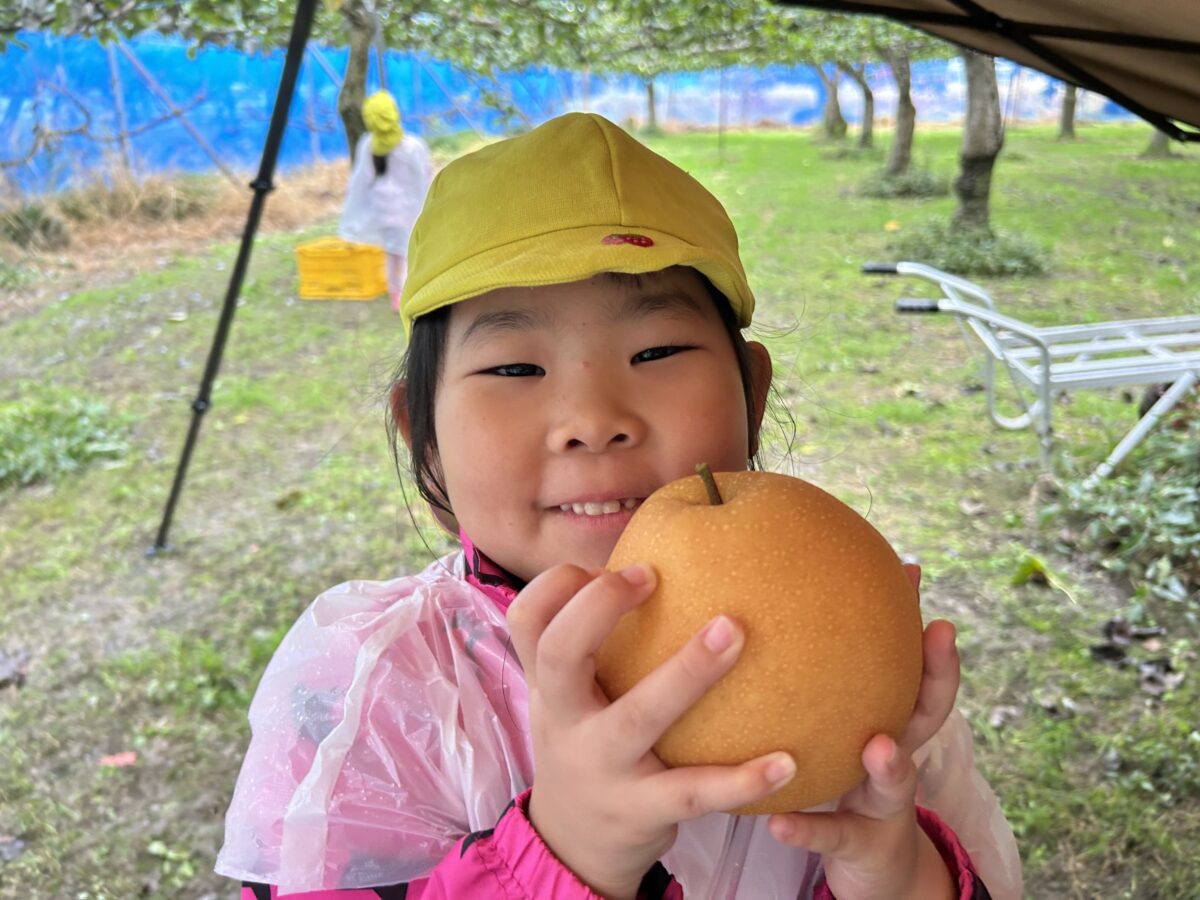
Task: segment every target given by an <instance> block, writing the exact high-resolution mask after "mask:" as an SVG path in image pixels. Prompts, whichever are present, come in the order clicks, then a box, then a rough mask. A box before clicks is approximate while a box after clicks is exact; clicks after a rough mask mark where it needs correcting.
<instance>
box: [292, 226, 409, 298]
mask: <svg viewBox="0 0 1200 900" xmlns="http://www.w3.org/2000/svg"><path fill="white" fill-rule="evenodd" d="M296 268H297V269H299V271H300V290H299V292H298V294H297V296H299V298H300V299H301V300H374V299H375V298H376V297H379V296H382V295H384V294H386V293H387V270H386V268H385V264H384V255H383V248H382V247H375V246H372V245H371V244H352V243H350V242H349V241H343V240H342V239H341V238H335V237H325V238H318V239H317V240H315V241H309V242H307V243H305V244H301V245H300V246H298V247H297V248H296Z"/></svg>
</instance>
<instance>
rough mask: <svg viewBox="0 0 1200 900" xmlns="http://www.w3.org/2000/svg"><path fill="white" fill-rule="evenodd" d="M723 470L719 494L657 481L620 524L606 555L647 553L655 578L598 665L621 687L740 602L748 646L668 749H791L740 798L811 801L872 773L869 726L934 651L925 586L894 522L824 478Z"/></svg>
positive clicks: (902, 712)
mask: <svg viewBox="0 0 1200 900" xmlns="http://www.w3.org/2000/svg"><path fill="white" fill-rule="evenodd" d="M716 481H717V484H718V486H719V488H720V492H721V495H722V498H723V500H724V503H723V504H722V505H721V506H712V505H710V503H709V501H708V496H707V494H706V493H705V490H704V485H703V482H702V481H701V480H700V478H699V476H689V477H687V478H683V479H680V480H679V481H675V482H672V483H670V484H668V485H665V486H663V487H662V488H660V489H659V490H658V491H655V493H654V494H653V495H652V496H650V497H649V498H647V500H646V501H645V502H644V503H643V504H642V506H641V507H640V508H639V509H638V510H637V512H636V513H635V514H634V516H633V518H632V520H631V521H630V523H629V525H628V526H627V527H626V529H625V531H624V533H623V534H622V535H621V538H620V540H619V541H618V542H617V546H616V547H615V548H614V550H613V552H612V556H611V558H610V559H609V561H608V568H609V569H612V570H616V569H620V568H622V567H624V566H626V565H629V564H631V563H635V562H649V563H651V564H652V565H653V566H654V567H655V570H656V571H657V573H658V586H657V588H656V590H655V593H654V594H653V596H651V598H650V599H649V600H647V601H646V603H645V604H643V605H642V606H641V607H639V608H638V609H636V610H634V611H633V612H631V613H629V614H627V615H626V616H624V617H623V618H622V619H621V621H620V622H619V623H618V625H617V628H616V630H615V631H614V632H613V633H612V634H611V635H610V636H609V638H608V639H607V640H606V641H605V642H604V644H603V645H602V646H601V648H600V650H599V652H598V653H597V654H596V677H597V680H598V681H599V683H600V686H601V687H602V688H603V689H604V691H605V692H606V693H607V694H608V696H609V697H610V698H613V699H616V698H617V697H620V696H621V695H622V694H624V693H625V692H626V691H628V690H629V689H630V688H631V687H633V685H634V684H636V683H637V682H638V681H639V680H640V679H641V678H643V677H644V676H645V675H646V674H647V673H649V672H650V671H651V670H653V669H654V668H656V667H657V666H659V665H661V664H662V663H663V662H665V661H666V660H667V659H668V658H669V657H670V656H671V655H672V654H673V653H675V652H676V651H677V650H678V649H679V648H680V647H681V646H683V644H684V643H685V642H686V641H687V640H688V638H689V637H691V636H692V635H693V634H695V633H696V632H698V631H699V630H700V629H701V628H702V627H703V626H704V625H705V623H707V622H708V621H709V620H710V619H712V618H713V617H714V616H716V615H719V614H721V613H725V614H727V615H730V616H732V617H733V618H735V619H736V620H737V621H738V622H739V623H740V624H741V626H742V628H743V629H744V630H745V633H746V641H745V646H744V647H743V649H742V654H741V657H740V658H739V659H738V661H737V663H736V664H735V665H734V667H733V669H732V670H731V671H730V672H729V673H728V674H726V675H725V677H724V678H723V679H721V680H720V681H719V682H717V684H716V685H715V686H714V687H713V688H712V689H711V690H710V691H709V692H708V693H707V694H706V695H705V696H704V697H702V698H701V699H700V701H699V702H698V703H697V704H696V705H695V706H693V707H692V708H691V709H690V710H688V712H686V713H685V714H684V715H683V716H682V717H681V718H680V719H679V720H677V721H676V722H675V724H674V725H672V726H671V728H670V729H669V730H668V731H667V732H666V733H665V734H664V735H663V736H662V738H661V739H660V740H659V741H658V743H657V744H655V747H654V749H655V752H656V753H657V754H658V756H659V758H661V759H662V761H663V762H664V763H666V764H667V765H668V766H685V765H711V764H735V763H742V762H745V761H747V760H750V759H753V758H754V757H757V756H760V755H762V754H764V753H769V752H771V751H775V750H788V751H790V752H791V754H792V755H793V757H795V759H796V763H797V766H798V770H797V773H796V777H795V778H793V779H792V781H791V782H789V783H788V784H787V785H785V786H784V787H783V788H781V789H780V790H778V791H776V792H775V793H774V794H772V795H770V796H769V797H767V798H766V799H765V800H763V801H761V802H759V803H757V804H753V805H751V806H748V807H744V808H742V809H740V810H737V812H739V813H742V814H749V815H762V814H766V813H772V812H790V811H794V810H800V809H806V808H808V807H810V806H815V805H816V804H819V803H823V802H825V801H827V800H832V799H834V798H836V797H839V796H840V795H842V794H843V793H845V792H846V791H848V790H850V789H851V788H853V787H854V786H855V785H857V784H858V783H859V782H861V781H862V779H863V778H864V777H865V774H866V773H865V772H864V770H863V767H862V761H861V755H862V750H863V748H864V747H865V746H866V744H867V741H868V740H870V738H871V737H872V736H874V735H876V734H879V733H886V734H889V735H891V736H892V737H893V738H896V737H899V735H900V733H901V732H902V731H903V729H904V726H905V725H906V724H907V723H908V720H909V718H910V716H911V714H912V711H913V707H914V705H915V703H916V698H917V690H918V688H919V686H920V681H921V671H922V667H923V660H922V651H921V632H922V626H921V614H920V609H919V604H918V598H917V592H916V590H915V589H914V588H913V586H912V584H911V583H910V582H909V580H908V577H907V575H906V573H905V572H904V568H903V566H902V565H901V563H900V560H899V558H898V557H897V556H896V553H895V551H893V550H892V548H891V546H890V545H889V544H888V543H887V541H886V540H884V538H883V536H882V535H880V534H879V532H878V531H876V530H875V528H874V527H872V526H871V525H870V523H868V522H867V521H866V520H865V519H864V518H862V517H861V516H860V515H859V514H858V513H856V512H855V511H854V510H852V509H851V508H850V507H849V506H846V505H845V504H844V503H842V502H841V501H840V500H837V499H836V498H835V497H833V496H831V495H830V494H828V493H826V492H825V491H823V490H821V489H820V488H818V487H815V486H813V485H811V484H809V483H807V482H805V481H802V480H800V479H798V478H792V477H789V476H787V475H777V474H772V473H767V472H721V473H717V474H716Z"/></svg>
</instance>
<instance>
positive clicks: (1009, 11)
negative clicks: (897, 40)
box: [776, 0, 1200, 141]
mask: <svg viewBox="0 0 1200 900" xmlns="http://www.w3.org/2000/svg"><path fill="white" fill-rule="evenodd" d="M776 2H779V3H781V4H783V5H786V6H810V7H815V8H819V9H824V10H828V11H830V12H843V13H868V14H874V15H882V16H887V17H888V18H891V19H895V20H897V21H899V22H903V23H904V24H906V25H912V26H913V27H915V28H919V29H921V30H922V31H926V32H928V33H929V34H932V35H936V36H937V37H940V38H945V39H946V40H948V41H952V42H954V43H956V44H959V45H961V46H964V47H968V48H970V49H972V50H978V51H980V52H982V53H987V54H989V55H991V56H1002V57H1004V58H1006V59H1011V60H1013V61H1014V62H1016V63H1020V64H1021V65H1023V66H1028V67H1029V68H1031V69H1037V70H1039V71H1041V72H1045V73H1046V74H1047V75H1051V76H1053V77H1055V78H1058V79H1061V80H1062V81H1068V82H1071V83H1073V84H1076V85H1078V86H1079V87H1082V88H1085V89H1087V90H1089V91H1095V92H1096V93H1099V94H1104V95H1105V96H1107V97H1110V98H1111V99H1112V100H1114V101H1116V102H1117V103H1119V104H1120V105H1121V106H1123V107H1125V108H1126V109H1127V110H1129V111H1130V112H1132V113H1135V114H1136V115H1139V116H1141V117H1142V118H1143V119H1145V120H1146V121H1147V122H1150V123H1151V124H1152V125H1154V126H1155V127H1157V128H1159V129H1160V130H1162V131H1164V132H1166V133H1167V134H1169V135H1170V136H1171V137H1174V138H1177V139H1179V140H1189V141H1200V131H1197V130H1193V128H1200V0H1153V2H1150V3H1146V2H1141V3H1137V2H1130V0H869V2H859V0H776ZM1181 125H1190V126H1193V128H1186V127H1180V126H1181Z"/></svg>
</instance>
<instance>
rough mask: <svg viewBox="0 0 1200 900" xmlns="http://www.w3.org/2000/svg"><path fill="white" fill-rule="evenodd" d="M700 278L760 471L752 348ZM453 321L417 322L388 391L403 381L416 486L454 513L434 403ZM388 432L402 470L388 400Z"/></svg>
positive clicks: (429, 316)
mask: <svg viewBox="0 0 1200 900" xmlns="http://www.w3.org/2000/svg"><path fill="white" fill-rule="evenodd" d="M607 274H608V275H609V276H610V277H612V278H616V279H637V278H638V276H637V275H624V274H618V273H607ZM697 274H699V273H697ZM700 279H701V281H703V282H704V286H705V288H706V289H707V291H708V295H709V297H711V298H712V301H713V304H714V305H715V306H716V308H717V313H718V315H719V316H720V317H721V324H722V325H723V326H724V328H725V332H726V333H727V334H728V335H729V340H730V343H731V344H732V346H733V354H734V357H735V358H736V359H737V366H738V372H739V374H740V375H741V377H742V389H743V392H744V393H745V397H746V418H747V421H748V422H749V424H750V429H749V432H750V445H749V446H748V447H747V448H746V457H747V462H748V467H749V468H751V469H756V468H759V460H758V433H757V431H758V430H757V429H756V428H755V427H754V410H755V408H756V407H757V405H758V402H761V400H762V398H756V397H755V396H754V373H753V363H752V361H751V356H750V349H749V347H748V346H747V344H746V338H745V337H744V336H743V335H742V331H741V328H740V327H739V326H738V321H737V314H736V313H734V311H733V307H732V305H730V303H729V300H728V299H726V297H725V295H724V294H722V293H721V292H720V291H718V290H717V289H716V288H715V287H714V286H713V284H712V283H711V282H710V281H709V280H708V279H707V278H705V277H704V276H703V275H701V276H700ZM449 325H450V307H449V306H444V307H442V308H441V309H436V310H434V311H433V312H429V313H425V314H424V315H422V316H420V317H419V318H417V319H416V320H415V321H414V322H413V327H412V336H411V337H410V338H409V342H408V349H407V350H405V352H404V355H403V357H401V359H400V364H399V366H398V367H397V369H396V372H395V375H394V376H393V377H392V390H390V391H389V392H388V393H389V396H390V397H394V396H396V388H397V387H398V386H399V385H401V384H402V385H403V386H404V391H403V398H404V400H403V402H405V403H406V404H407V405H408V427H409V442H410V443H411V445H412V450H411V460H412V462H411V472H412V477H413V481H415V482H416V485H417V490H418V491H419V492H420V494H421V497H422V498H423V499H424V500H425V501H426V502H427V503H429V504H430V505H432V506H434V507H435V508H437V509H442V510H445V511H446V512H448V513H450V514H451V515H453V510H451V509H450V501H449V499H448V498H447V496H446V488H445V485H444V484H442V475H441V471H440V466H439V465H438V446H437V432H436V431H435V429H434V427H433V423H434V418H433V414H434V402H435V400H436V396H437V385H438V380H439V378H440V377H441V369H442V356H443V354H444V352H445V347H446V332H447V331H448V330H449ZM756 401H758V402H756ZM387 431H388V440H389V442H390V443H391V446H392V456H393V457H394V458H395V460H396V468H397V471H400V469H401V458H400V454H401V450H400V442H399V441H398V440H397V423H396V415H395V412H394V411H393V409H392V407H391V404H390V403H389V405H388V410H387Z"/></svg>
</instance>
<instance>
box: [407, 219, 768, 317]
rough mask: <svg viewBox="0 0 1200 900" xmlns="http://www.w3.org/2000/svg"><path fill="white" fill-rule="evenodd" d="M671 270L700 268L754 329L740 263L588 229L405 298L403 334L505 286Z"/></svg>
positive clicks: (501, 250)
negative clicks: (446, 308)
mask: <svg viewBox="0 0 1200 900" xmlns="http://www.w3.org/2000/svg"><path fill="white" fill-rule="evenodd" d="M614 235H631V236H634V237H638V238H649V239H650V241H652V242H653V243H652V244H650V245H649V246H643V245H642V243H641V242H637V243H635V242H627V241H622V240H612V238H613V236H614ZM606 238H608V239H609V241H607V242H606V240H605V239H606ZM671 266H689V267H691V268H693V269H696V270H697V271H698V272H700V273H701V274H702V275H704V276H705V277H706V278H707V279H708V280H709V281H710V282H712V284H713V286H714V287H715V288H716V289H717V290H718V291H720V292H721V294H723V295H724V296H725V297H726V298H727V299H728V300H729V303H730V305H731V306H732V307H733V311H734V314H735V315H736V316H737V320H738V325H739V326H740V327H743V328H744V327H745V326H747V325H749V324H750V318H751V314H752V313H753V311H754V295H753V294H751V292H750V287H749V285H748V284H747V282H746V276H745V273H744V272H743V271H742V269H741V266H740V265H739V264H738V263H737V261H736V260H728V259H723V258H721V257H719V256H717V255H715V254H713V253H712V252H710V251H706V250H703V249H701V248H700V247H697V246H695V245H694V244H690V243H688V242H686V241H682V240H680V239H679V238H676V237H673V236H672V235H669V234H665V233H663V232H661V231H655V230H654V229H651V228H638V227H634V226H612V225H589V226H585V227H583V228H571V229H565V230H563V231H559V232H555V233H553V234H539V235H535V236H532V237H527V238H523V239H521V240H519V241H513V242H511V243H508V244H504V245H503V246H500V247H493V248H491V249H488V250H485V251H484V252H482V253H478V254H476V255H475V256H472V257H470V258H469V259H465V260H462V261H461V262H458V263H456V264H455V265H454V266H452V267H451V268H449V269H447V270H446V271H444V272H441V273H440V274H438V275H437V276H436V277H435V278H433V279H432V280H430V281H428V282H425V283H424V284H422V285H421V287H420V288H419V289H418V290H417V291H416V292H415V293H414V294H413V295H412V296H410V297H405V298H404V301H403V303H402V305H401V314H402V316H403V318H404V330H405V332H406V333H410V332H411V331H412V322H413V320H414V319H416V318H418V317H420V316H423V315H425V314H426V313H431V312H433V311H434V310H436V309H440V308H442V307H443V306H449V305H451V304H453V303H459V302H461V301H463V300H468V299H470V298H472V297H478V296H479V295H480V294H486V293H487V292H488V291H492V290H496V289H498V288H502V287H539V286H541V285H547V284H566V283H569V282H572V281H582V280H583V279H585V278H590V277H592V276H593V275H598V274H600V273H601V272H622V273H625V274H630V275H640V274H644V273H646V272H656V271H659V270H660V269H667V268H670V267H671ZM422 298H436V302H432V303H431V302H429V301H428V300H427V301H425V302H424V303H423V302H422Z"/></svg>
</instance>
